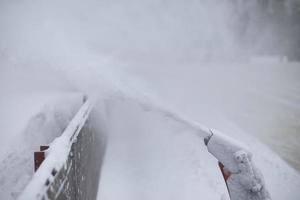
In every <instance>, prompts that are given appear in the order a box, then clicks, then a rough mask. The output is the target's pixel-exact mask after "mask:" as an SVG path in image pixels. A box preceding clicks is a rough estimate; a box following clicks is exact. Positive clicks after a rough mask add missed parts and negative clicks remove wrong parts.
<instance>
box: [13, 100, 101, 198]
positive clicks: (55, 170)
mask: <svg viewBox="0 0 300 200" xmlns="http://www.w3.org/2000/svg"><path fill="white" fill-rule="evenodd" d="M92 107H93V105H92V103H91V102H90V101H89V100H86V101H85V102H84V104H83V105H82V106H81V108H80V110H79V111H78V112H77V114H76V115H75V117H74V118H73V119H72V120H71V122H70V123H69V125H68V127H67V128H66V129H65V131H64V132H63V134H62V135H61V136H60V137H58V138H56V139H55V140H54V141H53V142H52V143H51V144H50V145H49V149H47V150H46V151H45V155H46V158H45V160H44V161H43V163H42V164H41V166H40V167H39V169H38V170H37V171H36V173H35V174H34V175H33V178H32V180H31V181H30V182H29V184H28V185H27V187H26V188H25V190H24V191H23V192H22V194H21V195H20V196H19V200H29V199H30V200H35V199H36V200H38V199H39V200H43V199H51V200H56V199H74V200H76V199H91V198H90V197H89V196H91V195H94V196H95V195H96V193H95V192H91V191H90V190H91V189H89V188H91V187H89V186H91V184H94V185H97V183H98V178H99V171H100V165H101V161H100V160H101V159H100V158H98V157H97V156H99V155H100V154H101V152H100V151H99V147H98V146H99V143H98V142H97V139H96V137H98V136H97V133H95V131H94V129H93V127H92V125H91V124H90V123H89V115H90V112H91V110H92ZM96 157H97V158H96ZM91 162H92V163H91ZM93 162H94V163H93ZM95 162H96V163H95ZM88 187H89V188H88ZM88 193H89V194H88ZM90 193H92V194H90Z"/></svg>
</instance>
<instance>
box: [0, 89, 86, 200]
mask: <svg viewBox="0 0 300 200" xmlns="http://www.w3.org/2000/svg"><path fill="white" fill-rule="evenodd" d="M20 99H22V100H21V101H20ZM2 100H3V102H2V103H1V104H0V107H1V110H2V112H1V126H0V128H1V131H0V132H1V147H0V148H1V149H0V150H1V151H0V160H1V162H0V172H1V173H0V199H7V200H10V199H15V198H16V197H17V196H18V194H19V193H20V192H21V191H22V190H23V189H24V187H25V186H26V184H27V183H28V181H29V180H30V178H31V176H32V175H33V170H34V167H33V164H34V163H33V152H34V151H36V150H38V149H39V146H40V145H47V144H49V143H50V142H51V141H52V140H53V139H54V138H55V137H57V136H59V135H60V134H61V133H62V131H63V130H64V129H65V128H66V126H67V124H68V123H69V121H70V120H71V119H72V117H73V115H74V114H75V113H76V111H77V109H78V108H79V106H80V104H81V102H82V95H80V94H78V93H47V94H28V95H26V94H24V95H21V94H18V95H12V94H11V95H9V96H5V97H4V98H2ZM6 100H7V101H6ZM66 105H68V106H66Z"/></svg>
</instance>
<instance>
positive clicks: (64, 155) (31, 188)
mask: <svg viewBox="0 0 300 200" xmlns="http://www.w3.org/2000/svg"><path fill="white" fill-rule="evenodd" d="M92 107H93V105H92V103H91V102H90V101H89V100H86V101H85V103H84V104H83V105H82V106H81V108H80V110H79V111H78V112H77V114H76V115H75V117H74V118H73V119H72V120H71V122H70V124H69V125H68V127H67V128H66V129H65V131H64V132H63V134H62V135H61V136H60V137H58V138H56V139H55V140H54V141H53V142H52V143H51V144H50V148H49V149H48V150H47V151H46V159H45V160H44V161H43V163H42V164H41V166H40V167H39V169H38V170H37V171H36V173H35V174H34V176H33V178H32V180H31V181H30V182H29V184H28V185H27V187H26V188H25V190H24V191H23V192H22V194H21V195H20V196H19V198H18V199H19V200H28V199H32V200H34V199H48V198H47V197H48V195H49V192H48V191H49V189H50V190H51V187H53V186H52V184H53V183H54V182H55V179H56V177H58V176H61V175H63V174H61V173H60V172H61V171H63V173H66V172H68V173H69V172H70V169H71V167H72V164H73V163H72V162H68V160H70V157H72V156H74V155H73V152H72V147H73V144H74V142H76V140H77V137H78V135H79V134H80V132H81V131H82V129H83V127H84V125H85V124H86V122H87V119H88V117H89V114H90V112H91V110H92ZM64 181H65V180H63V182H60V188H58V191H59V190H61V189H62V187H64ZM59 192H60V191H59ZM57 195H59V194H57Z"/></svg>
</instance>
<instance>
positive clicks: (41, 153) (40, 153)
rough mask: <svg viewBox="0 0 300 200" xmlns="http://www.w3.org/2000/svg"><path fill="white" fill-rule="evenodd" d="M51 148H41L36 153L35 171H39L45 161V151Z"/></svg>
mask: <svg viewBox="0 0 300 200" xmlns="http://www.w3.org/2000/svg"><path fill="white" fill-rule="evenodd" d="M48 148H49V146H46V145H44V146H40V151H36V152H34V171H35V172H36V170H38V168H39V167H40V166H41V164H42V163H43V161H44V160H45V150H47V149H48Z"/></svg>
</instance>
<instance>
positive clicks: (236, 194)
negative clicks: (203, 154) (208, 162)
mask: <svg viewBox="0 0 300 200" xmlns="http://www.w3.org/2000/svg"><path fill="white" fill-rule="evenodd" d="M204 143H205V145H206V147H207V150H208V152H209V153H211V154H212V155H213V156H214V157H215V158H216V159H217V160H218V165H219V168H220V170H221V172H222V175H223V178H224V180H225V183H226V186H227V190H228V193H229V197H230V200H271V197H270V195H269V192H268V190H267V188H266V185H265V182H264V178H263V175H262V173H261V172H260V170H259V169H258V168H257V167H256V166H255V164H254V162H253V160H252V153H251V152H250V151H249V150H248V149H247V148H246V147H245V146H244V145H242V144H241V143H239V142H238V141H236V140H234V139H232V138H230V137H228V136H226V135H224V134H223V133H221V132H219V131H217V130H214V129H209V134H208V136H206V137H205V138H204ZM225 199H228V196H225V195H223V197H222V200H225Z"/></svg>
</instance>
